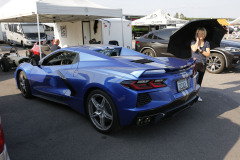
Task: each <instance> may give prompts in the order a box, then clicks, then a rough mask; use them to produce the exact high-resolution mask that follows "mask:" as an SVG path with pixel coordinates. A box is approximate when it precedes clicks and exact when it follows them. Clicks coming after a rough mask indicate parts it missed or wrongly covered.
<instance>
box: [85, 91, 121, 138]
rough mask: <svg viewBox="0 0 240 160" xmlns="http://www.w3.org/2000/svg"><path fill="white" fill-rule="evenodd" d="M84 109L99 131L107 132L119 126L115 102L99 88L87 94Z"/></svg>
mask: <svg viewBox="0 0 240 160" xmlns="http://www.w3.org/2000/svg"><path fill="white" fill-rule="evenodd" d="M86 110H87V114H88V116H89V119H90V121H91V123H92V125H93V126H94V128H95V129H96V130H98V131H99V132H101V133H104V134H105V133H109V132H111V131H113V130H115V129H116V128H117V127H118V126H119V120H118V114H117V109H116V106H115V103H114V102H113V100H112V98H111V97H110V96H109V95H108V94H107V93H105V92H103V91H101V90H94V91H92V92H91V93H90V94H89V95H88V97H87V103H86Z"/></svg>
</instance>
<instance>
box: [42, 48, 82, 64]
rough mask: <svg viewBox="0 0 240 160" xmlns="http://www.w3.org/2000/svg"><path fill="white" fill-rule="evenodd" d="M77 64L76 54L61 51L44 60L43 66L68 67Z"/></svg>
mask: <svg viewBox="0 0 240 160" xmlns="http://www.w3.org/2000/svg"><path fill="white" fill-rule="evenodd" d="M76 62H78V53H74V52H69V51H62V52H57V53H55V54H53V55H51V56H50V57H48V58H46V59H45V60H44V61H43V63H42V65H43V66H56V65H69V64H74V63H76Z"/></svg>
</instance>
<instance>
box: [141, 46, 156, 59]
mask: <svg viewBox="0 0 240 160" xmlns="http://www.w3.org/2000/svg"><path fill="white" fill-rule="evenodd" d="M146 50H151V51H152V52H153V54H154V57H156V56H157V54H156V52H155V50H154V49H153V48H152V47H144V48H142V49H141V50H140V52H141V53H143V52H144V51H146Z"/></svg>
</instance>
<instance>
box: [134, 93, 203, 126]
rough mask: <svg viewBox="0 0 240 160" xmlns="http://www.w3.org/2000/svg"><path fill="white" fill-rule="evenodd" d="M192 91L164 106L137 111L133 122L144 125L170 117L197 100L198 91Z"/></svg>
mask: <svg viewBox="0 0 240 160" xmlns="http://www.w3.org/2000/svg"><path fill="white" fill-rule="evenodd" d="M198 91H199V90H197V91H196V92H192V93H191V94H189V95H186V96H185V97H182V98H179V99H177V100H175V101H173V102H171V103H169V104H167V105H165V106H161V107H158V108H155V109H152V110H147V111H142V112H139V113H138V114H137V116H136V118H135V119H134V124H137V125H146V124H149V123H156V122H158V121H160V120H161V119H163V118H167V117H171V116H173V115H176V114H177V113H180V112H182V111H184V110H185V109H187V108H189V107H191V106H192V105H193V104H194V103H196V102H197V100H198V96H197V93H198Z"/></svg>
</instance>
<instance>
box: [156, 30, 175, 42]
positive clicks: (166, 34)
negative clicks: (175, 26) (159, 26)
mask: <svg viewBox="0 0 240 160" xmlns="http://www.w3.org/2000/svg"><path fill="white" fill-rule="evenodd" d="M173 33H174V32H173V30H159V31H157V32H155V33H154V35H155V36H156V37H157V38H158V39H164V40H169V38H170V36H171V35H172V34H173Z"/></svg>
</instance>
